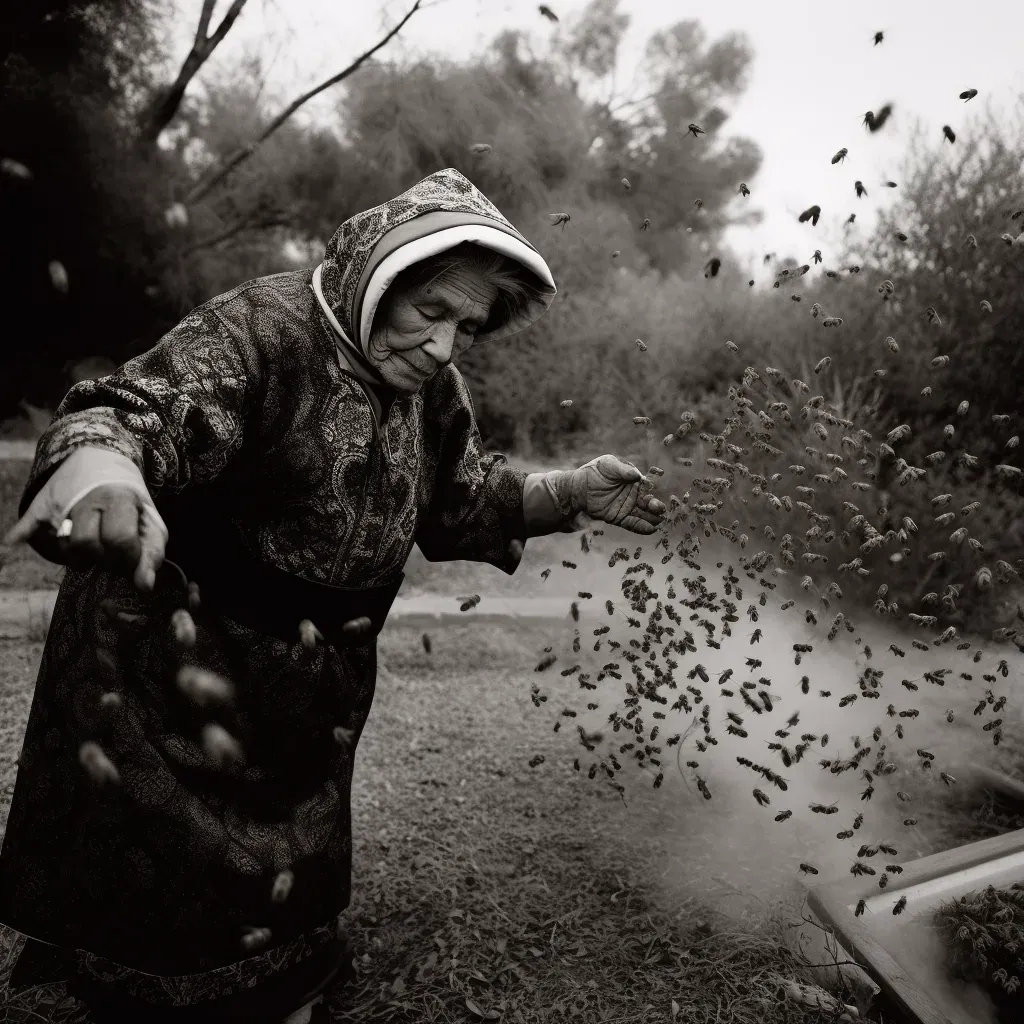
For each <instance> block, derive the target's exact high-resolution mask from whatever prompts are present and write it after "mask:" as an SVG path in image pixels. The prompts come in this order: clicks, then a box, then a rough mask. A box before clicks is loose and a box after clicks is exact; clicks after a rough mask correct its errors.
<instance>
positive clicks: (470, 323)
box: [416, 306, 480, 337]
mask: <svg viewBox="0 0 1024 1024" xmlns="http://www.w3.org/2000/svg"><path fill="white" fill-rule="evenodd" d="M416 309H417V311H418V312H419V313H420V315H421V316H423V317H424V318H425V319H427V320H429V321H430V322H431V323H440V322H441V321H442V320H449V319H451V313H449V312H448V311H447V310H444V309H440V308H439V307H430V306H427V307H425V308H424V307H422V306H417V307H416ZM455 326H456V329H457V330H459V331H460V332H461V333H462V334H468V335H469V336H470V337H472V336H473V335H475V334H476V332H477V331H479V330H480V324H478V323H477V322H476V321H475V320H464V321H462V322H461V323H458V324H456V325H455Z"/></svg>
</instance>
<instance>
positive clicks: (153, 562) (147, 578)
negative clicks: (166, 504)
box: [134, 497, 167, 593]
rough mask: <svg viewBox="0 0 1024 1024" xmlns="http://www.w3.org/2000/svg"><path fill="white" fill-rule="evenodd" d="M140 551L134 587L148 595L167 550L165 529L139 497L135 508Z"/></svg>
mask: <svg viewBox="0 0 1024 1024" xmlns="http://www.w3.org/2000/svg"><path fill="white" fill-rule="evenodd" d="M135 508H136V514H137V515H138V522H139V527H138V529H139V540H140V542H141V546H142V551H141V553H140V555H139V562H138V565H137V566H136V567H135V577H134V581H135V586H136V588H137V589H139V590H141V591H143V592H144V593H149V592H150V591H151V590H152V589H153V588H154V587H155V586H156V571H157V569H159V568H160V566H161V565H163V562H164V551H165V550H166V548H167V528H166V526H164V523H163V520H162V519H161V518H160V517H159V515H158V514H157V513H156V511H155V509H153V508H152V506H150V505H148V504H147V503H146V502H144V501H143V500H142V498H141V497H140V498H139V499H138V502H137V504H136V506H135Z"/></svg>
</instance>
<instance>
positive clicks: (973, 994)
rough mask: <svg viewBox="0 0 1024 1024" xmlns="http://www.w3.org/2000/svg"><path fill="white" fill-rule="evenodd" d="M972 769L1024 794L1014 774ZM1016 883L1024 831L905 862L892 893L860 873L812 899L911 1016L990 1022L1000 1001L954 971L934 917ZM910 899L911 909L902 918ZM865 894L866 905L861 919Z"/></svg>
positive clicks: (935, 1022) (1009, 791)
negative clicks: (899, 908)
mask: <svg viewBox="0 0 1024 1024" xmlns="http://www.w3.org/2000/svg"><path fill="white" fill-rule="evenodd" d="M972 767H973V766H972ZM971 774H972V775H973V781H975V782H976V783H977V784H981V785H983V786H985V787H986V788H989V789H993V790H995V791H997V792H999V793H1001V794H1003V795H1006V796H1011V797H1016V798H1017V799H1024V785H1022V784H1021V783H1019V782H1016V781H1015V780H1013V779H1009V778H1007V777H1005V776H1000V775H998V774H997V773H994V772H991V771H989V770H987V769H982V768H974V769H973V771H972V772H971ZM1014 882H1024V829H1020V830H1017V831H1014V832H1009V833H1007V834H1006V835H1002V836H997V837H995V838H993V839H985V840H982V841H981V842H977V843H970V844H968V845H966V846H960V847H957V848H955V849H952V850H946V851H943V852H942V853H937V854H933V855H932V856H929V857H922V858H920V859H919V860H916V861H911V862H909V863H907V864H904V865H903V874H902V875H898V876H896V877H894V878H893V879H891V881H890V884H889V886H888V887H887V888H886V889H885V890H879V888H878V885H877V880H876V879H874V878H870V877H869V878H863V877H860V878H858V877H853V876H851V877H849V878H844V879H842V880H839V881H833V882H826V883H823V884H821V885H818V886H814V887H813V888H811V889H809V890H808V894H807V904H808V906H809V908H810V909H811V910H812V911H813V913H814V914H815V916H816V917H817V918H818V919H819V921H820V922H821V923H822V924H823V925H825V926H826V927H827V928H831V929H832V930H834V932H835V935H836V938H837V939H838V941H839V943H840V944H841V946H842V947H843V948H844V949H846V950H847V951H848V952H849V953H850V954H852V955H853V956H854V957H855V958H856V960H857V961H858V962H859V963H861V964H863V965H864V966H865V968H866V969H867V971H868V973H869V974H870V975H871V977H872V978H873V979H874V980H875V981H876V982H877V983H878V985H879V986H880V987H881V989H882V991H883V992H884V993H885V995H886V996H887V997H888V998H889V999H890V1000H891V1001H892V1002H893V1004H894V1005H895V1006H896V1007H898V1008H899V1010H900V1011H901V1012H902V1013H904V1014H905V1015H906V1017H907V1018H908V1019H909V1020H910V1021H914V1022H919V1024H984V1022H986V1021H989V1020H996V1019H997V1018H996V1016H995V1011H994V1007H993V1004H992V1002H991V1000H990V999H989V997H988V996H987V994H986V993H985V992H984V991H983V990H982V989H981V988H979V987H978V986H976V985H967V984H962V983H959V982H956V981H954V980H953V979H951V978H950V977H949V976H948V971H947V968H946V958H945V950H944V948H943V947H942V945H941V943H940V942H939V939H938V937H937V934H936V933H935V932H934V931H933V928H932V918H933V915H934V912H935V911H936V910H937V909H938V908H939V906H940V905H941V904H943V903H947V902H949V901H951V900H954V899H958V898H959V897H960V896H963V895H967V894H969V893H973V892H978V891H980V890H982V889H984V888H985V887H986V886H989V885H994V886H996V887H997V888H1004V887H1006V886H1009V885H1012V884H1013V883H1014ZM903 896H905V897H906V899H907V902H906V908H905V909H904V910H903V912H902V913H901V914H899V915H894V914H893V912H892V911H893V907H894V905H895V904H896V902H897V900H899V899H900V898H901V897H903ZM862 899H863V900H864V901H865V903H866V909H865V912H864V914H863V915H862V916H861V917H857V916H856V914H855V910H856V907H857V903H858V902H859V901H860V900H862Z"/></svg>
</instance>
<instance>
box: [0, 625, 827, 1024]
mask: <svg viewBox="0 0 1024 1024" xmlns="http://www.w3.org/2000/svg"><path fill="white" fill-rule="evenodd" d="M557 631H558V630H557V627H549V629H548V630H547V631H546V632H545V630H543V629H540V628H538V627H537V626H536V625H533V626H515V625H511V626H509V627H494V626H482V627H480V628H479V629H474V628H473V627H470V626H458V627H448V628H446V629H444V630H442V631H440V632H436V633H435V634H434V635H433V637H432V639H433V648H432V653H431V654H430V655H427V654H426V652H425V651H424V649H423V646H422V642H421V634H420V631H419V630H418V629H412V628H393V629H389V630H388V631H387V633H386V634H385V636H384V637H383V639H382V642H381V650H380V655H381V662H382V665H383V666H384V667H383V668H382V671H381V674H380V679H379V681H378V692H377V697H376V700H375V704H374V709H373V712H372V714H371V717H370V722H369V725H368V728H367V730H366V732H365V733H364V736H363V739H362V741H361V744H360V748H359V756H358V760H357V771H356V778H355V782H354V790H353V816H354V830H355V853H354V883H355V884H354V899H353V904H352V907H351V910H350V920H351V922H352V925H353V928H354V933H355V936H356V939H357V953H358V958H359V959H358V969H359V981H358V984H357V985H356V986H355V988H354V989H353V990H351V991H350V993H349V996H348V1001H347V1003H345V1005H341V1004H339V1005H338V1006H336V1007H335V1015H334V1020H336V1021H339V1022H341V1021H351V1022H353V1024H355V1022H360V1024H368V1022H377V1021H380V1022H383V1021H395V1022H409V1024H412V1022H416V1024H420V1022H426V1021H439V1022H440V1021H444V1022H454V1021H472V1020H480V1019H492V1018H493V1019H498V1017H497V1016H493V1014H494V1013H497V1014H499V1015H500V1017H501V1019H504V1020H507V1021H526V1022H530V1024H533V1022H540V1021H550V1020H558V1019H563V1020H564V1019H568V1020H574V1021H575V1020H578V1021H604V1022H612V1021H614V1022H621V1024H626V1022H633V1021H635V1022H647V1021H671V1020H672V1019H673V1014H672V1006H673V1000H674V1001H675V1004H676V1005H677V1006H678V1007H679V1008H680V1009H679V1019H680V1020H682V1021H693V1022H698V1024H699V1022H701V1021H708V1022H710V1021H731V1022H736V1024H746V1022H748V1021H749V1022H754V1021H758V1022H774V1021H780V1022H781V1021H783V1020H789V1021H792V1022H804V1021H806V1022H808V1024H810V1022H811V1021H814V1020H818V1019H821V1018H819V1017H818V1016H817V1015H816V1014H815V1013H811V1012H810V1011H807V1010H804V1009H801V1008H799V1007H797V1006H790V1007H789V1008H788V1010H787V1011H784V1010H783V1004H782V1003H780V1002H779V1001H778V1000H777V998H776V990H777V989H778V987H779V980H780V979H793V978H795V979H800V978H802V977H804V972H803V970H802V968H801V966H800V964H799V963H798V960H797V958H796V957H795V956H794V954H792V953H791V952H790V951H789V950H788V949H787V948H786V947H785V946H784V945H783V944H782V942H781V941H780V939H779V933H778V927H777V925H778V921H776V920H773V919H772V918H771V917H770V916H767V915H761V919H760V920H759V919H758V915H752V916H751V917H750V918H749V919H748V920H747V921H746V923H745V924H744V925H743V927H742V928H741V929H738V927H737V923H736V921H735V920H730V919H726V918H725V917H723V916H722V915H721V914H719V913H717V912H716V911H715V910H714V909H713V908H712V907H711V904H712V902H713V900H712V898H711V893H710V892H709V893H708V895H707V897H706V898H704V899H701V898H699V897H697V896H694V897H692V898H689V899H686V900H683V901H680V902H678V903H676V902H672V901H670V900H667V899H666V898H665V895H664V893H663V891H661V889H660V887H659V879H658V876H659V874H660V873H661V872H662V871H664V869H665V865H666V864H667V863H668V862H669V861H668V858H669V854H670V851H669V849H668V848H667V843H666V839H667V837H666V833H665V831H664V829H663V828H661V827H659V826H658V822H659V821H662V819H663V813H662V810H661V809H659V808H658V806H657V804H656V802H655V801H654V800H653V799H652V797H651V796H650V794H646V795H645V794H643V793H638V794H637V795H636V796H635V797H634V796H630V797H629V798H628V805H626V804H624V803H623V802H622V801H621V800H620V798H619V797H618V796H617V795H616V794H615V793H613V792H612V791H611V790H610V789H607V788H606V787H603V786H601V785H600V784H599V783H598V782H590V781H588V780H587V779H586V778H582V777H580V776H578V775H577V774H576V773H574V772H573V771H572V770H571V767H569V766H568V765H567V764H565V763H564V754H565V744H564V743H562V742H561V741H560V737H559V736H557V735H555V734H553V733H551V732H550V731H549V729H548V727H547V723H546V722H542V721H541V720H540V718H539V716H538V712H537V711H535V710H534V709H533V707H532V705H531V704H530V701H529V693H528V689H527V687H526V685H525V679H524V673H523V663H524V659H527V660H528V659H529V658H530V657H531V656H532V650H533V648H534V647H535V645H536V644H538V643H541V642H543V641H545V640H553V639H555V636H554V634H555V633H557ZM467 649H472V650H473V651H474V655H475V658H474V663H473V664H472V665H467V662H466V659H465V651H466V650H467ZM40 652H41V648H40V646H39V645H38V644H36V645H28V644H14V643H9V644H7V645H6V646H5V647H4V648H2V649H0V658H2V670H0V678H2V680H3V682H2V684H0V703H2V720H3V722H4V723H5V731H4V733H3V735H2V736H0V742H2V750H0V789H2V793H3V796H2V798H0V801H2V805H0V819H2V820H5V819H6V812H7V803H8V801H9V796H10V792H11V789H12V783H13V777H14V770H15V769H14V757H15V756H16V754H17V751H18V748H19V746H20V737H21V735H22V732H23V729H24V723H25V720H26V718H27V714H28V706H29V702H30V695H31V686H32V679H33V676H34V672H35V668H36V665H37V662H38V658H39V655H40ZM481 665H486V666H487V667H486V668H484V669H481V667H480V666H481ZM564 689H565V690H566V694H565V696H568V691H569V684H568V683H566V684H564ZM538 753H543V754H545V755H546V757H547V761H546V762H545V763H544V764H542V765H540V766H538V768H536V769H530V768H529V767H528V766H527V762H528V760H529V759H530V758H531V757H532V756H534V755H536V754H538ZM0 984H2V979H0ZM58 996H59V993H58V994H57V995H55V996H54V1001H55V1002H56V1001H57V999H58ZM38 998H39V997H38V994H37V996H36V1000H37V1001H36V1002H34V1003H33V1004H32V1006H31V1008H32V1011H33V1013H34V1014H37V1016H29V1015H28V1012H27V1010H28V1004H27V1003H26V1004H25V1005H22V1004H21V1003H20V1002H19V1003H17V1004H15V1005H12V1006H10V1007H9V1008H8V1015H7V1016H6V1017H3V1016H2V1015H0V1019H4V1020H7V1021H10V1022H12V1024H13V1022H16V1021H25V1022H27V1021H29V1020H40V1019H42V1020H49V1019H53V1020H61V1021H64V1022H66V1024H72V1022H74V1021H82V1020H84V1018H82V1017H77V1018H76V1017H74V1016H73V1015H71V1014H70V1010H69V1009H68V1008H67V1005H66V1004H65V1005H64V1008H63V1009H60V1008H59V1003H58V1006H57V1007H56V1012H55V1007H54V1006H46V1005H45V1004H44V1003H40V1002H39V1001H38ZM0 1005H2V1003H0ZM19 1013H20V1014H21V1015H20V1016H19ZM787 1014H788V1015H787Z"/></svg>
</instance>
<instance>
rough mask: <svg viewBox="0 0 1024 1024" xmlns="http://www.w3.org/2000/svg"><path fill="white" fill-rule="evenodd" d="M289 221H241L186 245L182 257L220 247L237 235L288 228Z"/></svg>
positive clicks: (280, 217) (285, 219)
mask: <svg viewBox="0 0 1024 1024" xmlns="http://www.w3.org/2000/svg"><path fill="white" fill-rule="evenodd" d="M288 223H289V221H288V218H287V217H284V216H274V217H269V218H265V219H264V220H261V221H257V222H256V223H250V222H249V221H244V220H243V221H239V222H238V223H236V224H232V225H231V226H230V227H228V228H225V229H224V230H223V231H218V232H217V233H216V234H214V235H208V236H207V237H206V238H200V239H199V240H198V241H197V242H192V243H191V244H190V245H186V246H185V247H184V248H183V249H182V250H181V253H180V255H182V256H189V255H191V254H192V253H194V252H198V251H199V250H200V249H212V248H213V247H214V246H215V245H220V244H221V242H226V241H228V240H229V239H231V238H234V237H235V236H236V235H240V234H242V232H243V231H267V230H269V229H270V228H283V227H287V225H288Z"/></svg>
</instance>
